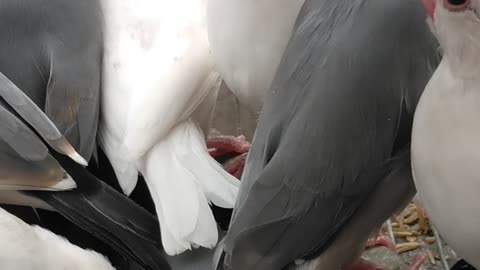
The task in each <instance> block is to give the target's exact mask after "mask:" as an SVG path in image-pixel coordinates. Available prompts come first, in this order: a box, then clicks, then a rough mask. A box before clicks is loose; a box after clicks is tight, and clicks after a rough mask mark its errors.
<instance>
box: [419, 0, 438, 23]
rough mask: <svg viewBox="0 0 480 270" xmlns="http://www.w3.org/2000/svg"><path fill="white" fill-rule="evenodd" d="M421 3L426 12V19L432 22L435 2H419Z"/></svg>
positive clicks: (427, 0)
mask: <svg viewBox="0 0 480 270" xmlns="http://www.w3.org/2000/svg"><path fill="white" fill-rule="evenodd" d="M420 2H422V5H423V7H424V8H425V11H427V15H428V17H430V18H431V19H432V20H433V14H434V13H435V6H436V5H437V1H436V0H420Z"/></svg>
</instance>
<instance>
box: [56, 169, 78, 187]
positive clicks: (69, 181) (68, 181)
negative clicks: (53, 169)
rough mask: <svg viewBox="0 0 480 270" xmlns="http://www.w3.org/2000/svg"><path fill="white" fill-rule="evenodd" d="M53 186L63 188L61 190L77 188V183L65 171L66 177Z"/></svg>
mask: <svg viewBox="0 0 480 270" xmlns="http://www.w3.org/2000/svg"><path fill="white" fill-rule="evenodd" d="M51 188H53V189H55V190H61V191H64V190H72V189H75V188H77V183H76V182H75V180H73V178H72V177H71V176H70V175H69V174H67V173H66V172H65V177H64V178H63V179H62V180H61V181H60V182H58V183H56V184H55V185H53V186H51Z"/></svg>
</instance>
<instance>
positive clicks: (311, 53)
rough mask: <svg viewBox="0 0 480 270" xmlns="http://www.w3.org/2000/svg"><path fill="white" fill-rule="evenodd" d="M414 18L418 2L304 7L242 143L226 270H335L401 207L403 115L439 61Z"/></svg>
mask: <svg viewBox="0 0 480 270" xmlns="http://www.w3.org/2000/svg"><path fill="white" fill-rule="evenodd" d="M425 19H426V18H425V15H424V12H423V10H422V7H421V6H420V3H419V2H418V1H417V0H405V1H397V0H361V1H350V0H307V1H306V3H305V5H304V6H303V8H302V10H301V11H300V15H299V17H298V18H297V23H296V27H295V30H294V33H293V35H292V37H291V39H290V42H289V45H288V47H287V49H286V52H285V54H284V57H283V60H282V62H281V64H280V66H279V68H278V70H277V74H276V77H275V79H274V82H273V84H272V88H271V91H270V92H269V93H268V95H267V98H266V100H265V103H264V107H263V111H262V114H261V116H260V120H259V125H258V127H257V130H256V133H255V136H254V139H253V144H252V148H251V151H250V153H249V156H248V160H247V165H246V168H245V172H244V176H243V178H242V185H241V189H240V192H239V195H238V198H237V204H236V207H235V209H234V214H233V217H232V223H231V226H230V230H229V232H228V234H227V237H226V240H225V247H224V250H225V253H226V256H225V266H226V268H227V269H234V270H237V269H239V270H242V269H250V270H254V269H262V270H270V269H271V270H278V269H283V268H285V267H288V266H289V265H290V266H291V265H292V262H293V261H294V260H296V259H302V258H303V259H307V260H311V259H315V258H316V259H315V261H313V262H312V263H314V264H315V266H316V267H318V269H339V268H341V267H343V266H346V265H348V264H349V263H351V262H352V260H354V259H355V257H356V256H358V254H359V252H360V251H361V249H362V248H363V245H364V242H365V240H366V239H367V237H368V236H369V234H371V233H373V232H374V231H375V230H376V229H378V228H379V226H380V225H381V224H382V223H383V222H384V220H385V219H387V218H388V217H389V216H390V215H391V214H392V213H393V212H394V211H395V210H397V208H399V207H401V206H402V204H405V203H406V202H407V201H408V200H409V199H411V197H412V196H413V195H414V192H415V190H414V186H413V182H412V179H411V173H410V166H409V164H410V159H409V156H410V154H409V151H408V144H409V141H410V131H411V121H412V116H413V112H414V109H415V106H416V103H417V101H418V98H419V96H420V94H421V92H422V91H423V88H424V87H425V84H426V83H427V81H428V79H429V77H430V75H431V74H432V72H433V70H434V69H435V67H436V65H437V64H438V61H439V56H438V55H437V54H436V48H437V43H436V42H435V40H434V38H433V37H432V35H431V33H430V31H429V29H428V27H427V25H426V23H425ZM385 200H386V201H385ZM307 264H308V263H307ZM304 269H305V268H304ZM315 269H317V268H315Z"/></svg>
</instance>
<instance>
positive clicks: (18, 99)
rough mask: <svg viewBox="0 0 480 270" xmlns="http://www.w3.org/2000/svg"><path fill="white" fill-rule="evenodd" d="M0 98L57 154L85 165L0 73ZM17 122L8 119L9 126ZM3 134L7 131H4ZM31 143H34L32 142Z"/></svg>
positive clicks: (58, 132)
mask: <svg viewBox="0 0 480 270" xmlns="http://www.w3.org/2000/svg"><path fill="white" fill-rule="evenodd" d="M0 96H1V97H2V98H3V100H4V101H5V102H6V103H7V104H8V105H9V106H10V107H11V108H13V110H15V112H16V113H18V115H19V116H20V117H22V118H23V119H24V120H25V121H26V122H27V123H28V124H30V125H31V126H32V127H33V128H34V129H35V130H36V131H37V132H38V133H39V134H40V136H41V137H42V138H43V139H44V140H45V141H46V142H47V143H48V144H49V145H50V146H51V147H52V148H53V149H55V150H56V151H58V152H59V153H62V154H65V155H68V156H69V157H71V158H72V159H73V160H75V161H77V162H79V163H80V164H82V165H86V163H87V162H86V161H85V160H84V159H83V158H82V157H81V156H80V155H79V154H78V153H77V152H76V151H75V149H74V148H73V147H72V145H71V144H70V143H69V142H68V141H67V140H66V139H65V137H64V136H63V135H62V134H61V133H60V131H59V130H58V129H57V127H56V126H55V124H54V123H53V122H52V121H51V120H50V118H48V116H47V115H45V113H44V112H43V111H42V110H41V109H40V108H39V107H38V106H37V105H36V104H35V103H34V102H33V101H32V100H31V99H30V98H29V97H28V96H27V95H25V93H23V92H22V90H20V89H19V88H18V87H17V86H16V85H15V84H14V83H13V82H12V81H11V80H10V79H8V78H7V77H6V76H5V75H4V74H3V73H0ZM7 115H8V114H4V117H7ZM14 118H15V117H14ZM19 122H20V120H18V119H17V120H16V121H14V122H12V119H10V124H14V125H19V124H18V123H19ZM25 128H26V126H25ZM27 129H28V128H27ZM23 131H25V129H23ZM4 132H7V131H6V130H5V131H4ZM32 135H33V134H32ZM10 143H12V140H10ZM32 143H35V142H33V141H32ZM37 143H38V138H37ZM37 147H38V144H37Z"/></svg>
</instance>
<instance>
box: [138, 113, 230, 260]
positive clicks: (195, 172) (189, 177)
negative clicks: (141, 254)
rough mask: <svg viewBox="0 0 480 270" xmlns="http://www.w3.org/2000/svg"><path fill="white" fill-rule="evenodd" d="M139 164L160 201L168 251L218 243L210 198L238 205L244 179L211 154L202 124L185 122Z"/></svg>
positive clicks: (220, 204) (165, 244)
mask: <svg viewBox="0 0 480 270" xmlns="http://www.w3.org/2000/svg"><path fill="white" fill-rule="evenodd" d="M140 163H142V164H141V165H140V166H139V168H140V171H141V172H142V174H143V175H144V177H145V180H146V182H147V185H148V186H149V189H150V192H151V193H152V197H153V200H154V202H155V205H156V209H157V214H158V217H159V220H160V226H161V228H162V241H163V246H164V248H165V252H166V253H167V254H169V255H176V254H179V253H181V252H183V251H185V250H188V249H191V247H192V246H193V247H196V246H203V247H206V248H213V247H214V246H215V245H216V243H217V241H218V232H217V229H216V228H217V226H216V223H215V219H214V217H213V213H212V212H211V209H210V207H209V205H208V203H209V202H212V203H214V204H216V205H218V206H220V207H223V208H233V206H234V203H235V198H236V195H237V191H238V186H239V182H238V180H237V179H236V178H234V177H233V176H231V175H229V174H228V173H227V172H225V171H224V170H223V168H222V167H221V166H220V164H218V163H217V162H216V161H215V160H214V159H213V158H211V157H210V156H209V154H208V151H207V147H206V144H205V137H204V136H203V134H202V132H201V131H200V129H199V128H198V127H197V126H196V125H195V124H194V123H193V122H192V121H190V120H188V121H185V122H182V123H180V124H179V125H177V126H176V127H175V128H174V129H172V131H171V132H170V133H169V134H168V136H167V137H165V138H164V139H163V140H162V141H161V142H159V143H158V144H157V145H155V147H153V148H152V149H151V150H150V151H149V152H148V153H147V154H146V155H145V156H144V158H143V160H142V161H141V162H140Z"/></svg>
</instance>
